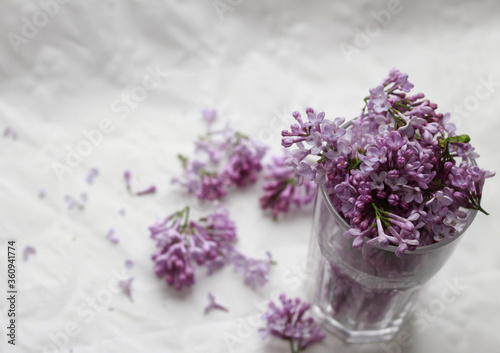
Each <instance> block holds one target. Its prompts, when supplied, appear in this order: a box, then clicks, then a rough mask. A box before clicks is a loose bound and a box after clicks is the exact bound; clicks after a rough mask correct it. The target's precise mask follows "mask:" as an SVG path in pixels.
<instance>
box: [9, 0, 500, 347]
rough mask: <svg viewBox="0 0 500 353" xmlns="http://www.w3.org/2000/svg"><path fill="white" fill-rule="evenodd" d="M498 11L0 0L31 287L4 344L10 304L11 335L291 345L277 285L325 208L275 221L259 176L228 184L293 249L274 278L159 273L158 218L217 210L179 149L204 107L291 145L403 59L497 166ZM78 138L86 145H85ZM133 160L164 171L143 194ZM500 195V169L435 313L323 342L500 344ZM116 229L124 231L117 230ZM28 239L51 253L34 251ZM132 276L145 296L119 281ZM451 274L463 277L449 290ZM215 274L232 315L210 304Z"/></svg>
mask: <svg viewBox="0 0 500 353" xmlns="http://www.w3.org/2000/svg"><path fill="white" fill-rule="evenodd" d="M499 10H500V5H499V3H498V2H496V1H474V2H473V1H465V0H462V1H451V0H448V1H439V2H432V3H431V2H428V1H427V2H418V1H409V0H401V1H399V2H397V1H395V0H387V1H385V0H384V1H357V2H327V1H277V0H276V1H275V0H273V1H267V2H264V1H261V2H255V1H245V0H241V1H234V0H231V1H230V0H214V1H180V0H177V1H175V0H171V1H161V2H157V1H138V0H134V1H132V0H127V1H125V0H124V1H114V0H106V1H63V0H60V2H56V1H55V0H40V1H39V2H35V1H2V2H1V3H0V29H1V31H0V32H1V33H0V34H1V35H0V47H1V50H0V67H1V71H0V129H1V130H2V131H3V130H4V129H5V128H7V127H9V128H11V129H12V130H14V131H15V132H16V133H17V140H14V139H13V138H12V137H11V136H6V137H2V138H0V171H1V173H0V192H1V195H2V208H1V211H0V237H1V240H2V242H1V244H0V251H1V254H0V260H1V261H0V273H1V277H0V278H1V279H2V280H1V281H2V284H1V287H2V291H3V293H2V298H3V297H4V294H5V291H6V287H5V285H6V273H7V267H6V263H7V260H6V240H7V239H17V247H18V255H17V257H18V260H17V266H18V268H17V276H18V289H19V293H18V302H17V314H18V322H17V325H18V327H17V344H16V346H15V347H12V346H11V345H8V344H7V343H6V340H7V339H6V335H5V326H6V325H5V323H6V319H7V316H6V315H7V314H6V312H7V301H6V300H4V299H2V300H1V301H0V316H1V317H2V320H1V322H2V329H1V330H0V332H2V335H1V338H0V340H1V344H0V347H2V348H3V349H2V350H1V351H2V352H23V353H24V352H30V353H31V352H36V353H41V352H55V351H58V352H65V353H66V352H73V353H84V352H107V353H115V352H116V353H123V352H148V353H160V352H161V353H165V352H175V353H182V352H186V353H187V352H189V353H197V352H199V353H205V352H206V353H221V352H288V351H289V347H288V344H287V342H281V341H279V340H277V339H266V340H261V338H260V337H259V334H258V333H257V327H259V326H260V325H261V323H260V320H259V316H260V315H261V313H262V310H263V309H264V308H265V306H266V303H267V302H268V301H269V300H270V299H271V298H275V297H276V296H277V294H279V293H280V292H282V291H285V292H286V293H287V294H288V295H290V296H300V297H304V295H305V293H306V291H305V289H304V287H303V280H304V278H303V277H304V276H303V273H304V272H303V269H304V266H305V265H304V262H305V259H306V255H307V248H308V242H309V233H310V228H311V219H312V218H311V215H312V210H311V208H309V209H306V210H304V211H302V212H295V213H292V214H290V215H288V216H285V217H282V218H280V219H279V220H278V221H277V222H274V221H273V220H272V219H271V217H269V216H268V215H265V214H264V213H263V212H262V211H261V210H260V209H259V206H258V195H259V193H260V185H259V184H256V185H254V186H251V187H249V188H248V189H245V190H243V191H235V192H232V193H231V194H230V195H228V196H227V198H226V199H225V201H224V204H225V205H226V206H227V208H228V209H229V210H230V213H231V215H232V217H233V219H234V220H235V221H236V223H237V226H238V234H239V237H240V241H239V244H238V247H239V249H241V250H242V252H244V253H245V254H248V255H251V256H254V257H260V258H264V257H265V252H266V251H268V250H269V251H271V253H272V254H273V257H274V258H275V259H276V261H277V262H278V264H277V265H276V266H274V267H273V269H272V272H271V276H270V281H269V283H268V284H267V285H266V286H265V287H264V288H262V289H261V290H257V291H252V290H251V289H250V288H248V287H247V286H244V285H243V282H242V280H241V277H240V276H239V275H238V274H236V273H234V272H233V270H232V269H231V268H229V267H228V268H225V269H224V270H222V271H221V272H219V273H216V274H214V275H213V276H211V277H206V276H205V275H204V273H203V271H200V272H198V273H197V276H198V279H197V284H196V286H195V287H194V288H193V289H192V290H189V291H187V292H185V293H177V292H175V291H174V290H172V289H171V288H168V287H167V286H166V284H165V283H164V282H163V281H162V280H160V279H158V278H156V277H155V275H154V273H153V269H152V261H151V260H150V255H151V253H152V252H153V251H154V248H155V246H154V243H153V241H151V240H150V239H149V234H148V231H147V227H148V226H149V225H150V224H151V223H153V222H154V221H155V220H156V219H157V217H162V216H166V215H168V214H170V213H172V212H173V211H176V210H177V209H180V208H182V207H183V206H184V205H186V204H189V205H192V206H194V208H197V210H196V212H197V213H198V214H203V211H204V210H203V207H200V205H198V204H197V203H196V202H195V201H194V200H193V198H191V197H189V196H186V194H184V193H183V192H182V191H181V190H179V188H178V187H177V186H176V185H171V184H170V179H171V178H172V177H174V176H176V175H177V173H178V172H179V171H180V166H179V164H178V161H177V159H176V155H177V153H179V152H181V153H184V154H188V155H189V154H192V152H193V144H192V142H193V141H194V139H195V138H196V136H198V135H199V134H200V133H202V132H203V124H202V120H201V115H200V111H201V110H202V109H203V108H215V109H217V110H218V111H219V117H220V119H219V123H220V124H223V123H224V122H226V121H227V122H229V123H230V124H232V125H233V126H235V127H237V128H238V129H239V130H240V131H242V132H244V133H246V134H247V135H249V136H252V137H254V138H256V139H258V140H259V141H261V142H263V143H266V144H269V145H270V146H271V151H273V152H279V151H280V131H281V130H282V129H285V128H287V126H288V125H289V124H290V123H291V122H292V118H291V112H293V111H294V110H304V108H305V107H307V106H312V107H314V108H315V109H316V110H318V111H325V112H326V113H327V117H329V118H335V117H337V116H345V117H347V118H348V119H349V118H351V117H354V116H356V115H357V114H358V113H359V111H360V109H361V107H362V98H363V97H364V96H365V95H367V93H368V89H369V88H371V87H374V86H375V85H377V84H378V83H379V82H380V81H381V80H382V79H383V78H384V77H385V75H386V74H387V73H388V72H389V69H390V68H391V67H397V68H399V69H400V70H401V71H404V72H407V73H408V74H409V75H410V80H411V82H413V83H414V84H415V87H416V90H418V91H423V92H425V94H426V95H427V96H428V97H429V98H430V99H431V100H432V101H434V102H437V103H438V104H439V106H440V109H441V111H443V112H445V111H451V112H452V115H453V116H454V119H455V121H456V122H457V125H458V127H459V131H462V132H464V133H468V134H469V135H470V136H471V138H472V143H473V145H474V146H475V147H476V150H477V151H478V152H479V153H480V154H481V158H480V159H479V164H480V165H481V166H482V167H484V168H486V169H490V170H495V169H497V168H498V166H499V165H500V163H499V161H500V154H499V153H498V148H499V138H498V136H499V135H498V134H499V131H500V120H499V119H498V112H499V111H500V109H499V108H500V103H499V101H500V66H499V64H498V63H499V62H500V47H499V46H498V43H499V40H500V37H499V33H500V22H499V21H498V12H499ZM139 87H144V89H141V88H139ZM144 92H146V93H145V94H144ZM96 130H99V131H101V132H100V133H99V132H96ZM85 141H87V142H85ZM89 141H90V142H89ZM78 148H80V151H83V152H84V154H87V155H86V156H83V157H81V158H77V157H75V156H73V157H71V155H72V154H73V152H71V151H72V150H76V149H78ZM66 158H69V159H70V162H71V163H72V165H73V167H71V168H70V169H71V171H69V170H67V169H66V170H64V172H61V171H60V174H61V173H62V174H61V175H60V177H61V178H60V179H59V178H58V176H57V173H56V172H55V171H54V169H53V165H54V162H57V163H60V164H61V165H65V163H66ZM94 167H95V168H98V170H99V175H98V176H97V177H96V178H95V180H94V183H93V184H92V185H89V184H87V183H86V182H85V177H86V175H87V174H88V172H89V171H90V169H91V168H94ZM125 169H130V170H131V171H132V174H133V184H134V186H135V187H136V188H146V187H148V186H149V185H150V184H155V185H156V186H157V187H158V192H157V194H156V195H150V196H144V197H130V196H129V195H128V194H127V192H126V190H125V186H124V182H123V171H124V170H125ZM40 190H44V191H45V193H46V196H45V198H42V199H40V198H39V197H38V194H39V192H40ZM499 192H500V179H499V178H498V177H495V178H493V179H490V180H488V181H487V183H486V187H485V194H484V197H483V206H484V208H485V209H486V210H488V211H490V213H491V215H490V216H489V217H486V216H484V215H482V214H480V215H478V217H477V218H476V221H475V222H474V224H473V225H472V226H471V227H470V229H469V230H468V231H467V234H466V235H465V236H464V237H463V239H462V240H461V243H460V244H459V246H458V249H457V250H456V252H455V253H454V254H453V256H452V258H451V259H450V260H449V261H448V263H447V264H446V265H445V267H444V268H443V269H442V271H441V272H439V274H438V275H437V276H436V277H435V278H433V279H432V280H431V281H430V283H429V285H428V286H427V288H426V289H425V290H424V295H423V296H422V298H421V309H420V311H419V313H420V315H421V316H420V321H419V323H420V324H419V325H415V326H414V327H413V328H411V329H409V331H408V332H407V334H404V335H403V336H401V337H399V340H396V341H394V342H386V343H384V344H378V343H376V344H369V345H346V344H344V343H342V342H341V341H339V340H338V339H337V338H335V337H333V336H328V338H327V339H326V340H325V341H324V342H323V343H321V344H317V345H314V346H312V347H311V348H310V349H308V351H309V352H311V353H322V352H324V353H326V352H337V353H338V352H394V353H398V352H440V353H459V352H463V353H468V352H498V349H499V348H498V347H499V344H500V336H499V335H498V332H497V331H498V328H499V327H500V301H499V298H498V293H499V290H500V285H499V283H500V257H499V256H498V253H499V245H498V244H499V240H498V239H499V238H498V237H499V234H498V229H500V224H499V212H500V211H499V210H500V199H499V198H498V194H499ZM81 193H87V196H88V200H87V202H86V205H85V208H84V209H83V210H79V209H77V208H73V209H71V210H68V209H67V207H66V204H65V201H64V197H65V195H71V196H72V197H74V198H76V199H78V198H79V197H80V194H81ZM122 208H123V209H125V215H121V214H120V213H119V211H120V209H122ZM200 208H201V209H200ZM110 228H114V229H115V234H116V236H117V237H119V239H120V241H119V243H118V244H116V245H115V244H113V243H111V242H110V241H109V240H108V239H106V233H107V232H108V230H109V229H110ZM27 245H31V246H34V247H35V248H36V254H33V255H31V256H30V257H29V259H28V261H24V260H22V251H23V249H24V247H25V246H27ZM127 259H131V260H133V261H134V263H135V266H134V267H133V268H132V269H126V268H125V266H124V261H125V260H127ZM130 276H133V277H134V278H135V279H134V281H133V285H132V291H133V297H134V301H133V302H132V301H130V300H129V298H127V297H126V296H125V295H124V294H123V293H122V292H118V291H116V290H115V288H116V281H117V280H119V279H121V278H128V277H130ZM450 283H452V284H451V285H453V286H455V287H454V288H455V291H456V293H457V294H456V295H455V296H454V299H453V300H452V301H451V302H447V303H443V302H439V298H440V296H441V293H442V292H443V291H444V290H445V288H447V285H448V286H449V285H450ZM209 291H210V292H212V293H214V295H215V296H216V298H217V300H218V302H220V303H221V304H223V305H224V306H226V307H228V308H229V312H228V313H226V312H222V311H212V312H210V313H209V314H207V315H204V314H203V308H204V307H205V305H206V304H207V303H208V299H207V293H208V292H209ZM96 298H100V299H98V300H101V302H104V303H105V305H101V304H99V301H97V302H96V301H95V300H96ZM92 301H94V303H96V304H92ZM92 305H95V306H92ZM422 317H423V318H424V319H422Z"/></svg>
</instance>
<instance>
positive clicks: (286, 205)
mask: <svg viewBox="0 0 500 353" xmlns="http://www.w3.org/2000/svg"><path fill="white" fill-rule="evenodd" d="M287 158H288V157H287V156H273V158H272V162H271V163H270V164H268V165H267V166H266V171H265V174H264V178H265V180H266V182H265V183H264V185H263V187H262V188H263V190H264V196H262V197H261V198H260V206H261V208H262V209H271V212H272V215H273V217H274V218H277V216H278V214H279V213H287V212H288V210H289V209H290V206H291V205H295V206H296V207H299V208H300V207H302V206H305V205H307V204H309V203H311V202H312V201H313V200H314V197H315V196H316V184H314V183H313V182H312V181H310V180H308V179H306V180H304V181H303V183H302V185H298V183H297V181H296V180H295V178H294V173H293V169H292V168H291V167H290V166H287V165H286V164H285V161H286V159H287ZM307 166H308V165H307ZM299 173H300V172H299Z"/></svg>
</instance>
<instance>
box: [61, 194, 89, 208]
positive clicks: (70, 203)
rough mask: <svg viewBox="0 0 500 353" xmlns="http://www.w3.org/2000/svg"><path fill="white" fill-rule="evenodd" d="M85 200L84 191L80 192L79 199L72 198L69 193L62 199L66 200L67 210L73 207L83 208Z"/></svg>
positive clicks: (86, 197)
mask: <svg viewBox="0 0 500 353" xmlns="http://www.w3.org/2000/svg"><path fill="white" fill-rule="evenodd" d="M87 200H88V195H87V193H85V192H83V193H81V194H80V199H79V200H77V199H75V198H73V196H71V195H65V196H64V201H65V202H66V206H67V208H68V210H71V209H72V208H74V207H76V208H78V209H80V210H83V209H84V208H85V204H86V203H87Z"/></svg>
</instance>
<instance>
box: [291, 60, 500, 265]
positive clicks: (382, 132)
mask: <svg viewBox="0 0 500 353" xmlns="http://www.w3.org/2000/svg"><path fill="white" fill-rule="evenodd" d="M412 88H413V84H411V83H410V82H409V81H408V75H406V74H403V73H401V72H399V71H398V70H394V69H393V70H392V71H391V72H390V74H389V76H388V77H387V78H386V79H385V80H384V81H383V82H382V83H381V84H380V85H379V86H377V87H375V88H373V89H371V90H370V95H369V96H368V97H366V98H365V99H364V103H365V104H364V107H363V109H362V110H361V113H360V115H359V117H358V118H356V119H354V120H352V121H351V122H350V123H349V124H344V119H343V118H336V119H334V120H333V121H331V120H328V119H325V113H319V114H316V112H315V111H314V110H313V109H311V108H308V109H307V110H306V114H307V119H306V120H304V119H303V118H302V117H301V115H300V113H298V112H295V113H294V114H293V117H294V118H295V120H296V121H297V123H296V124H294V125H292V126H291V129H290V131H286V130H285V131H283V132H282V136H283V138H282V145H283V146H284V147H286V148H290V147H292V146H296V147H297V148H296V149H294V150H293V151H292V152H291V154H290V157H289V158H288V159H287V164H288V165H290V166H292V167H293V169H294V172H295V178H296V180H298V181H299V182H301V181H303V180H307V179H308V180H312V181H314V182H316V183H317V184H324V185H325V187H326V190H327V191H328V194H329V196H330V199H331V202H332V204H333V206H334V207H335V209H336V210H337V212H338V213H339V214H340V215H341V216H342V217H343V218H344V219H345V220H346V221H347V222H348V223H349V224H350V226H351V229H350V230H349V234H350V235H351V236H352V237H354V238H355V239H354V242H353V246H354V247H355V248H356V247H361V246H362V245H363V244H364V243H365V242H366V243H367V244H379V245H380V246H382V247H386V246H388V245H395V246H397V250H396V255H397V256H402V255H403V254H404V253H405V252H406V251H413V250H415V249H416V248H417V247H420V246H425V245H429V244H432V243H435V242H439V241H440V240H442V239H447V238H450V237H453V236H454V235H455V234H456V233H460V232H461V231H462V230H463V227H464V225H465V223H466V221H465V219H466V212H464V211H463V210H464V209H475V210H478V211H481V212H483V213H485V214H487V213H486V212H485V211H484V210H483V208H482V207H481V196H482V191H483V185H484V181H485V179H486V178H489V177H492V176H493V175H494V173H492V172H488V171H485V170H483V169H481V168H479V167H478V166H477V165H476V163H475V159H476V158H477V157H478V154H477V153H476V152H475V151H474V147H472V146H471V145H470V143H469V142H470V138H469V136H467V135H457V134H456V132H455V130H456V127H455V126H454V125H453V124H452V123H451V122H450V115H449V113H446V114H442V113H438V112H437V105H436V104H435V103H432V102H430V101H429V100H428V99H426V98H425V96H424V94H423V93H416V94H413V93H411V90H412ZM310 156H312V157H314V160H313V161H310V160H308V158H312V157H310Z"/></svg>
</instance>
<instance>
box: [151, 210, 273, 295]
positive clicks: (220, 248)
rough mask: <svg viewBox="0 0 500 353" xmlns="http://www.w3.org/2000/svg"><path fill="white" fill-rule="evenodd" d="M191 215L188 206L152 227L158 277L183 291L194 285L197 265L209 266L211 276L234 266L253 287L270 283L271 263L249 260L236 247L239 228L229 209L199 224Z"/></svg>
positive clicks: (202, 220)
mask: <svg viewBox="0 0 500 353" xmlns="http://www.w3.org/2000/svg"><path fill="white" fill-rule="evenodd" d="M189 212H190V209H189V207H185V208H184V209H182V210H181V211H178V212H176V213H174V214H172V215H170V216H168V217H167V218H165V219H164V220H163V221H161V222H157V223H156V224H154V225H152V226H151V227H149V230H150V232H151V238H152V239H154V240H155V241H156V245H157V251H156V252H155V253H154V254H153V255H152V259H153V261H154V262H155V267H154V269H155V273H156V275H157V276H158V277H161V278H164V279H165V281H166V282H167V284H169V285H171V286H173V287H174V288H176V289H177V290H181V289H183V288H185V287H190V286H192V285H194V283H195V273H194V267H193V266H194V264H197V265H198V266H205V267H206V268H207V270H208V274H209V275H210V274H212V273H214V272H215V271H216V270H218V269H220V268H222V267H224V266H225V265H226V264H229V263H232V264H234V265H235V267H236V268H237V270H239V272H241V273H242V274H243V276H244V279H245V283H246V284H248V285H250V286H252V287H253V288H255V287H257V286H262V285H264V284H265V283H266V282H267V279H268V277H267V276H268V272H269V269H270V266H269V264H270V263H269V264H268V263H267V262H266V261H264V262H260V261H258V260H253V259H249V258H246V257H245V256H244V255H242V254H241V253H239V252H238V251H237V250H236V249H235V248H234V243H235V242H236V240H237V237H236V226H235V224H234V222H233V221H232V220H231V219H230V218H229V214H228V212H227V210H226V209H224V208H222V207H219V208H218V209H216V211H215V212H213V213H212V214H210V215H209V216H207V217H203V218H200V219H199V220H197V221H193V220H191V219H190V217H189ZM269 256H270V255H269Z"/></svg>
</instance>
